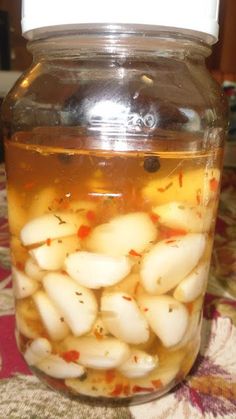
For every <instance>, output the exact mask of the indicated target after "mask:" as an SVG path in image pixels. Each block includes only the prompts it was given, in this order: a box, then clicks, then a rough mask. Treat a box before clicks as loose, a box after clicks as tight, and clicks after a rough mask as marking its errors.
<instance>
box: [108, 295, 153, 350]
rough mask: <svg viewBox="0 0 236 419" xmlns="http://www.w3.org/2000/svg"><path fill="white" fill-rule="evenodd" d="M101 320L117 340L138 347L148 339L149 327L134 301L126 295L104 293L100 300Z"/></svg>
mask: <svg viewBox="0 0 236 419" xmlns="http://www.w3.org/2000/svg"><path fill="white" fill-rule="evenodd" d="M101 312H102V319H103V321H104V323H105V325H106V327H107V329H108V330H109V332H110V333H111V334H112V335H114V336H115V337H117V338H118V339H120V340H122V341H124V342H126V343H132V344H134V345H138V344H140V343H144V342H147V341H148V339H149V327H148V323H147V321H146V319H145V317H144V315H143V314H142V313H141V312H140V310H139V307H138V305H137V303H136V301H135V300H134V299H133V298H132V297H131V296H130V295H129V294H126V293H122V292H116V293H112V294H110V293H105V294H104V295H103V296H102V299H101Z"/></svg>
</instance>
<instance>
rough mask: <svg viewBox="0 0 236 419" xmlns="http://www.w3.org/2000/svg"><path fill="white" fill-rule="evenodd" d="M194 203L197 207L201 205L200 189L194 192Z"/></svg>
mask: <svg viewBox="0 0 236 419" xmlns="http://www.w3.org/2000/svg"><path fill="white" fill-rule="evenodd" d="M196 201H197V204H198V205H200V204H201V189H198V190H197V192H196Z"/></svg>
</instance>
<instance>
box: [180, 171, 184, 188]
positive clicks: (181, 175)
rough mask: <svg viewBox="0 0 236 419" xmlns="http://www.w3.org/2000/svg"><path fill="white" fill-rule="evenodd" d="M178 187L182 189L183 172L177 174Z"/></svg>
mask: <svg viewBox="0 0 236 419" xmlns="http://www.w3.org/2000/svg"><path fill="white" fill-rule="evenodd" d="M179 187H180V188H182V187H183V172H182V171H181V172H179Z"/></svg>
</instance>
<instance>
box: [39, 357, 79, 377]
mask: <svg viewBox="0 0 236 419" xmlns="http://www.w3.org/2000/svg"><path fill="white" fill-rule="evenodd" d="M36 367H37V368H38V369H39V370H41V371H43V372H44V373H45V374H47V375H49V376H50V377H53V378H60V379H65V378H76V377H81V376H82V375H83V374H84V373H85V369H84V367H82V366H81V365H78V364H76V363H75V362H66V361H64V359H62V358H60V357H59V356H58V355H50V356H49V357H47V358H45V359H43V360H42V361H41V362H39V363H38V364H37V365H36Z"/></svg>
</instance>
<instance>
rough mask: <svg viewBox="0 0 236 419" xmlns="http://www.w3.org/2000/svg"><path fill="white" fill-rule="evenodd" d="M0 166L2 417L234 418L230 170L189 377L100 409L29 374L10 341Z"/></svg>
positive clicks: (234, 242)
mask: <svg viewBox="0 0 236 419" xmlns="http://www.w3.org/2000/svg"><path fill="white" fill-rule="evenodd" d="M6 214H7V204H6V190H5V175H4V166H3V165H0V359H1V361H0V419H47V418H52V419H57V418H66V419H88V418H91V419H127V418H135V419H143V417H145V419H159V418H160V419H164V418H169V419H172V418H173V419H182V418H183V419H198V418H199V419H202V418H206V419H211V418H224V419H227V418H228V419H235V418H236V298H235V299H234V295H235V297H236V170H233V169H225V171H224V176H223V184H222V193H221V203H220V211H219V216H218V220H217V228H216V238H215V245H214V252H213V260H212V268H211V276H210V281H209V287H208V292H207V295H206V299H205V306H204V322H203V332H202V336H203V337H202V345H201V350H200V354H199V356H198V359H197V361H196V363H195V365H194V368H193V369H192V371H191V373H190V374H189V376H188V377H187V379H186V380H185V381H184V382H183V383H182V384H181V385H179V386H178V387H176V388H175V389H174V390H173V391H172V392H170V393H169V394H168V395H166V396H164V397H162V398H161V399H158V400H157V401H154V402H151V403H147V404H143V405H139V406H132V407H122V408H105V407H99V406H96V407H95V406H89V405H86V404H82V403H80V402H78V401H76V400H70V399H69V398H66V397H64V396H62V395H58V394H57V393H56V392H54V391H52V390H49V389H48V388H46V387H45V385H44V384H42V383H40V382H39V380H38V379H37V378H36V377H34V376H32V375H31V373H30V371H29V370H28V368H27V367H26V365H25V363H24V362H23V360H22V359H21V357H20V355H19V354H18V351H17V348H16V344H15V339H14V304H13V296H12V290H11V276H10V259H9V245H8V226H7V216H6Z"/></svg>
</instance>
